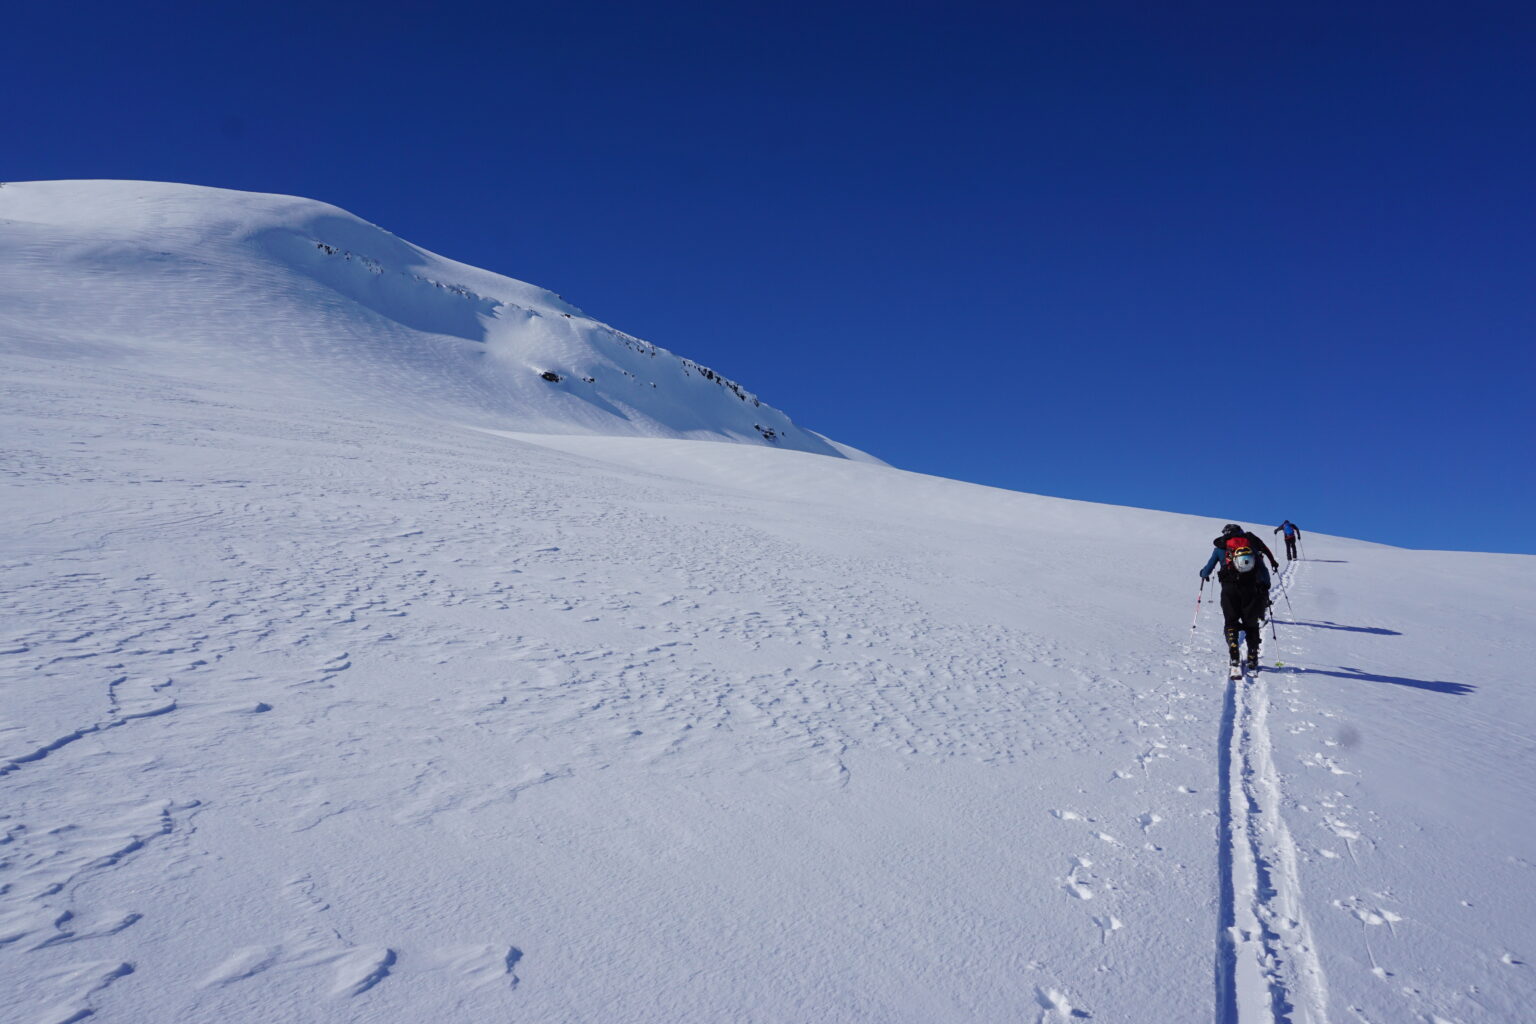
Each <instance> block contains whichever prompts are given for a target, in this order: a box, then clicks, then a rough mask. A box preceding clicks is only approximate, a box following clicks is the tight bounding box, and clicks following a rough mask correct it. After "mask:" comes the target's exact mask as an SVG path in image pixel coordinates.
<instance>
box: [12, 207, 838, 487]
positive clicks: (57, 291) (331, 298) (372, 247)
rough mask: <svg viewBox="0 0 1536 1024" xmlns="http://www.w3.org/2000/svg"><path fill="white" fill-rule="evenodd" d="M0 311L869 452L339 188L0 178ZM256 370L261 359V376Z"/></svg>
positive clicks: (590, 421)
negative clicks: (412, 237) (377, 221)
mask: <svg viewBox="0 0 1536 1024" xmlns="http://www.w3.org/2000/svg"><path fill="white" fill-rule="evenodd" d="M0 311H4V312H0V316H4V317H6V319H5V320H4V321H0V322H3V323H4V324H5V325H6V327H7V330H8V331H9V332H10V333H11V334H12V336H13V337H16V338H18V339H21V340H26V341H27V342H29V344H30V346H31V347H32V350H34V351H38V352H39V353H43V354H46V355H47V356H48V357H49V358H67V357H69V355H70V353H74V354H75V355H76V357H77V358H81V359H93V360H108V361H111V362H115V363H118V364H122V365H133V366H136V367H138V368H141V369H150V370H153V371H154V372H158V373H165V374H169V375H174V376H177V377H181V378H184V379H191V380H196V379H199V378H204V379H212V380H219V381H223V382H225V383H230V382H234V383H238V384H239V385H240V386H243V387H250V386H255V385H256V379H259V380H260V381H262V382H264V386H267V387H274V388H281V389H289V388H294V387H299V388H305V389H308V390H310V391H312V392H317V393H324V392H327V391H328V392H330V394H331V395H332V396H333V397H339V396H346V398H347V399H350V400H356V401H359V402H361V403H362V404H364V405H365V406H366V405H368V404H373V403H377V402H380V401H389V402H392V403H394V404H398V405H402V406H407V407H411V408H414V409H416V410H417V411H419V412H421V413H423V414H427V415H435V416H439V417H443V418H449V419H468V420H470V421H472V422H478V423H481V424H483V425H487V426H496V427H500V428H503V429H520V430H530V431H540V432H559V433H598V434H612V435H639V436H654V437H679V438H681V437H688V438H708V439H714V440H728V441H734V442H737V443H755V444H771V445H774V446H776V447H783V448H788V449H792V450H799V451H807V452H814V453H816V454H822V455H832V456H838V457H863V458H866V459H867V458H868V457H867V456H862V455H861V453H857V452H853V451H851V450H850V449H847V448H846V446H841V445H834V444H832V443H830V442H828V441H827V440H826V439H825V438H822V437H821V436H820V435H817V434H815V433H814V432H812V431H807V430H804V429H802V428H800V427H798V426H796V425H795V424H794V423H793V422H792V421H791V420H790V419H789V417H788V416H786V415H785V414H784V413H782V412H781V411H779V410H777V409H775V408H773V407H772V406H769V405H767V404H765V403H763V402H762V401H761V400H760V399H759V398H758V397H757V396H756V395H754V394H752V393H751V392H750V391H748V390H746V389H745V388H744V387H743V386H742V385H740V384H738V383H736V382H735V381H733V380H730V379H728V378H726V377H724V376H722V375H720V374H718V373H716V372H715V371H713V370H711V369H710V368H708V367H706V366H703V365H701V364H699V363H697V362H695V361H693V360H691V359H687V358H684V357H681V356H677V355H674V354H673V353H671V352H669V351H667V350H666V349H663V348H661V347H659V346H657V345H654V344H651V343H650V342H646V341H642V340H641V339H639V338H636V337H634V336H633V335H630V334H627V333H625V332H623V331H620V330H617V329H616V328H613V327H611V326H609V325H607V324H604V323H600V322H599V321H596V320H593V319H591V318H590V317H588V316H586V315H585V314H584V313H583V312H582V311H581V310H580V309H578V308H577V307H575V306H573V305H571V304H570V303H568V302H566V301H565V300H564V299H562V298H561V297H560V296H558V295H556V294H554V293H553V292H549V291H546V290H544V289H542V288H538V287H535V286H533V285H529V284H526V283H524V282H521V281H516V280H513V279H512V278H508V277H503V276H501V275H499V274H494V273H491V272H489V271H484V270H480V269H478V268H475V267H470V266H467V265H465V264H462V263H457V262H454V261H452V260H449V259H445V258H443V257H440V256H437V255H435V254H433V253H430V252H427V251H426V250H424V249H422V248H420V247H418V246H415V245H411V244H410V243H408V242H405V241H403V240H401V239H399V238H397V237H395V236H394V235H392V234H390V233H388V232H387V231H384V230H383V229H381V228H378V227H375V226H374V225H372V224H369V223H367V222H365V221H362V220H360V219H359V218H357V217H354V216H352V215H351V214H349V213H346V212H345V211H343V210H340V209H338V208H336V207H334V206H330V205H328V204H325V203H321V202H316V201H313V200H307V199H298V198H294V197H289V196H276V195H264V194H258V193H247V192H232V191H228V190H224V189H213V188H204V187H200V186H191V185H172V184H162V183H154V182H117V181H67V182H21V183H8V184H7V185H6V186H5V187H4V188H0ZM253 378H256V379H253Z"/></svg>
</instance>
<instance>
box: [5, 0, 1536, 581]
mask: <svg viewBox="0 0 1536 1024" xmlns="http://www.w3.org/2000/svg"><path fill="white" fill-rule="evenodd" d="M1157 6H1159V5H1146V4H1140V3H1138V4H1131V3H1092V2H1088V3H1073V4H1059V5H1036V4H1021V3H1006V4H1004V3H998V4H978V3H945V4H938V3H933V4H926V3H918V4H901V5H893V4H885V5H878V6H877V5H860V4H840V5H839V4H831V5H828V4H801V3H788V4H761V3H751V4H734V3H729V2H725V3H715V4H705V3H669V2H665V0H662V2H658V3H650V4H641V5H637V4H622V5H621V4H598V3H582V2H575V3H560V4H548V3H540V4H537V5H531V4H530V5H524V4H520V3H501V4H473V3H471V4H453V3H444V4H439V5H435V6H429V5H406V4H391V3H388V2H377V3H370V4H317V5H309V4H304V5H300V4H285V3H277V4H265V5H232V4H179V3H178V4H156V3H148V4H134V5H122V4H95V3H78V4H68V5H57V6H55V7H52V8H47V9H44V8H42V7H41V5H26V7H25V8H22V9H17V8H19V7H21V5H14V6H13V8H12V9H10V10H8V13H7V16H6V26H5V31H4V33H3V34H0V86H3V87H4V93H5V95H6V96H7V97H8V100H7V102H6V103H5V104H4V105H3V106H0V139H3V140H4V143H3V146H0V153H3V157H4V159H3V161H0V176H3V177H5V178H8V179H10V180H30V179H46V178H140V179H153V180H164V181H183V182H192V183H196V184H203V185H216V186H222V187H228V188H238V189H250V190H256V191H266V192H283V193H291V194H296V195H304V196H309V197H313V198H317V199H323V200H326V201H328V202H331V203H335V204H336V205H339V206H342V207H344V208H346V209H348V210H350V211H352V212H353V213H356V214H358V215H359V216H362V217H364V218H366V219H368V220H371V221H374V222H375V223H378V224H380V225H382V226H384V227H386V228H388V229H389V230H391V231H393V232H395V233H396V234H398V235H400V236H402V237H404V238H407V239H409V240H411V241H413V242H416V243H418V244H420V245H423V246H426V247H427V248H429V249H432V250H434V251H436V252H439V253H441V254H443V255H445V256H448V257H451V258H453V259H458V260H462V261H464V262H468V263H472V264H475V265H478V266H483V267H486V268H488V269H491V270H495V271H498V272H501V273H504V274H508V275H510V276H513V277H517V278H521V279H523V280H527V281H531V282H534V283H536V284H539V285H542V286H544V287H547V288H551V289H553V290H555V291H557V292H560V293H561V294H563V295H565V296H566V297H567V298H568V299H570V300H571V301H573V302H575V303H576V304H577V305H580V306H582V307H583V308H584V309H586V310H587V311H588V312H589V313H591V314H592V315H594V316H597V317H599V318H601V319H604V320H607V321H608V322H610V323H612V324H614V325H615V326H617V327H620V328H621V329H623V330H626V331H629V332H630V333H633V334H637V335H639V336H641V337H644V338H647V339H648V340H651V341H654V342H656V343H658V344H660V345H663V346H665V347H667V348H670V349H672V350H673V351H676V352H678V353H680V354H683V355H686V356H688V357H690V358H692V359H696V360H698V361H700V362H703V363H706V364H708V365H711V366H713V367H714V368H716V369H717V370H719V371H721V372H722V373H725V374H727V375H728V376H731V377H733V378H735V379H737V380H740V381H741V382H742V383H743V384H745V385H746V386H747V387H749V388H750V389H752V390H753V391H756V392H757V393H758V394H760V395H761V396H762V397H763V398H764V399H765V400H767V401H769V402H771V403H773V404H774V405H777V406H779V407H780V408H783V409H784V410H785V411H787V412H788V413H789V414H790V415H791V416H793V417H794V418H795V419H796V420H797V421H799V422H800V423H801V424H802V425H804V426H808V427H811V428H813V429H816V430H820V431H821V432H823V433H825V434H827V435H829V436H831V437H834V438H837V439H839V440H842V441H846V442H848V443H851V444H854V445H857V446H859V447H863V448H866V449H868V450H869V451H872V452H874V453H875V454H877V455H879V456H881V457H882V458H885V459H886V460H887V461H890V462H892V463H894V464H896V465H898V466H902V467H904V468H908V469H914V470H918V471H922V472H928V473H936V474H940V475H944V476H951V477H956V478H960V479H965V480H973V481H977V482H981V483H987V484H993V485H996V486H1001V487H1009V488H1014V489H1018V490H1027V491H1034V492H1039V493H1044V494H1053V495H1061V496H1066V497H1075V498H1085V499H1089V500H1093V501H1105V502H1113V503H1117V504H1126V505H1137V506H1145V507H1151V508H1162V509H1170V510H1174V511H1181V512H1193V513H1199V514H1205V515H1210V516H1212V517H1213V518H1214V519H1218V520H1225V519H1228V518H1236V519H1238V520H1240V521H1243V522H1245V523H1248V522H1252V523H1256V524H1270V525H1273V524H1274V523H1278V522H1279V521H1280V520H1281V519H1282V518H1286V517H1289V518H1291V519H1294V520H1295V521H1296V522H1298V523H1300V524H1301V525H1302V527H1303V528H1304V529H1312V530H1316V531H1318V532H1322V533H1338V534H1343V535H1348V536H1355V537H1361V538H1365V539H1369V540H1377V541H1382V542H1385V543H1391V544H1401V545H1406V546H1410V547H1433V548H1470V549H1481V550H1501V551H1523V552H1531V553H1536V538H1533V537H1532V535H1531V531H1530V530H1529V529H1528V528H1522V527H1523V526H1524V523H1526V522H1527V521H1529V519H1530V513H1531V509H1532V507H1533V505H1536V483H1533V479H1536V472H1533V468H1532V467H1533V465H1536V457H1533V456H1536V450H1533V449H1536V444H1533V440H1536V414H1533V411H1532V406H1533V397H1536V389H1533V387H1532V377H1533V371H1536V288H1533V286H1536V244H1533V240H1536V188H1533V182H1536V139H1533V134H1532V130H1533V125H1536V60H1533V59H1532V56H1531V55H1532V54H1533V53H1536V13H1533V9H1532V8H1531V7H1529V5H1518V4H1514V3H1509V4H1498V5H1484V6H1478V5H1475V4H1474V5H1469V4H1451V3H1445V4H1435V5H1423V4H1420V5H1415V4H1411V3H1409V4H1384V3H1383V4H1372V5H1369V6H1356V5H1335V4H1290V5H1280V6H1274V7H1272V8H1271V9H1265V10H1258V9H1254V10H1233V9H1232V8H1233V7H1234V6H1237V7H1241V6H1247V5H1226V4H1214V3H1213V4H1180V5H1173V6H1171V7H1167V9H1163V10H1155V9H1154V8H1155V7H1157ZM1162 6H1166V5H1162ZM1341 6H1342V7H1343V8H1344V9H1343V10H1339V9H1335V8H1338V7H1341ZM1145 542H1147V543H1156V539H1155V538H1145Z"/></svg>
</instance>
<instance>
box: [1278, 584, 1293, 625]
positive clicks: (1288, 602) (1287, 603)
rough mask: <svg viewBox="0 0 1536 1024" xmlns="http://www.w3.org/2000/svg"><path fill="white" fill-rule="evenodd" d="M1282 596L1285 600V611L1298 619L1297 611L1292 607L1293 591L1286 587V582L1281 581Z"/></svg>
mask: <svg viewBox="0 0 1536 1024" xmlns="http://www.w3.org/2000/svg"><path fill="white" fill-rule="evenodd" d="M1280 596H1281V597H1283V598H1285V610H1286V611H1288V612H1290V613H1291V618H1293V619H1294V618H1295V617H1296V609H1295V608H1292V607H1291V589H1290V588H1289V587H1287V586H1286V585H1285V580H1283V579H1282V580H1281V581H1280Z"/></svg>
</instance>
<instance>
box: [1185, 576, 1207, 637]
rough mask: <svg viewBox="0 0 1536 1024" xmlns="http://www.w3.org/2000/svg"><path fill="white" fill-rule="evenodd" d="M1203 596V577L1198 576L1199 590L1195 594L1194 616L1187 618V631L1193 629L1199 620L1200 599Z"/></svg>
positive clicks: (1192, 630)
mask: <svg viewBox="0 0 1536 1024" xmlns="http://www.w3.org/2000/svg"><path fill="white" fill-rule="evenodd" d="M1203 597H1205V577H1204V576H1201V577H1200V591H1199V593H1197V594H1195V617H1194V618H1192V619H1190V620H1189V631H1190V632H1191V633H1193V632H1194V631H1195V626H1196V624H1198V623H1199V621H1200V599H1201V598H1203Z"/></svg>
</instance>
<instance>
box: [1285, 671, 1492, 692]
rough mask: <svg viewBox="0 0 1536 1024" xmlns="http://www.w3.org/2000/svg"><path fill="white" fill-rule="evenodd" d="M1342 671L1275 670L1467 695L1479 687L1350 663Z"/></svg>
mask: <svg viewBox="0 0 1536 1024" xmlns="http://www.w3.org/2000/svg"><path fill="white" fill-rule="evenodd" d="M1339 668H1341V669H1343V671H1342V672H1330V671H1329V670H1327V669H1323V668H1299V667H1296V666H1293V665H1287V666H1285V667H1284V668H1276V669H1272V670H1271V671H1274V672H1291V673H1294V674H1296V675H1309V676H1333V677H1334V678H1335V679H1353V680H1356V681H1359V682H1363V683H1392V684H1394V685H1397V686H1411V687H1413V688H1414V689H1415V690H1430V691H1432V692H1434V693H1454V694H1459V695H1461V696H1465V695H1467V694H1469V693H1473V692H1475V691H1476V690H1477V687H1475V686H1472V685H1470V684H1468V683H1451V682H1446V681H1445V680H1444V679H1409V678H1407V677H1406V676H1379V675H1376V674H1374V673H1372V672H1362V671H1360V670H1359V669H1357V668H1350V667H1349V666H1348V665H1340V666H1339Z"/></svg>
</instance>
